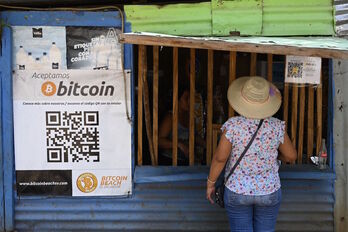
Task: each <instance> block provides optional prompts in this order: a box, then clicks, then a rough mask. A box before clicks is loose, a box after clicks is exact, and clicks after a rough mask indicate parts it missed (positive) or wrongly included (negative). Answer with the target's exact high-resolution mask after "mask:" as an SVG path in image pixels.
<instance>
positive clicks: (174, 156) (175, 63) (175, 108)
mask: <svg viewBox="0 0 348 232" xmlns="http://www.w3.org/2000/svg"><path fill="white" fill-rule="evenodd" d="M178 78H179V77H178V48H177V47H173V128H172V132H173V135H172V139H173V140H172V144H173V149H172V163H173V166H177V165H178V109H179V108H178V103H179V102H178Z"/></svg>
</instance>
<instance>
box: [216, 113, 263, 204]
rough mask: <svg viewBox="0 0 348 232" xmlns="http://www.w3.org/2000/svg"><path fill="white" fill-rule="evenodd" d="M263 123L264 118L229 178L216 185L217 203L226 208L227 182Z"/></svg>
mask: <svg viewBox="0 0 348 232" xmlns="http://www.w3.org/2000/svg"><path fill="white" fill-rule="evenodd" d="M262 123H263V119H261V120H260V123H259V125H258V127H257V129H256V131H255V133H254V135H253V137H252V138H251V140H250V141H249V143H248V145H247V146H246V147H245V148H244V151H243V152H242V154H241V155H240V157H239V158H238V160H237V162H236V163H235V164H234V166H233V167H232V169H231V171H230V173H229V174H228V176H227V178H226V179H225V181H222V182H220V183H219V184H217V185H216V186H215V203H216V204H218V205H219V206H220V207H221V208H225V203H224V193H225V184H226V181H227V180H228V179H229V178H230V176H231V175H232V174H233V172H234V170H235V169H236V168H237V166H238V165H239V163H240V161H241V160H242V159H243V157H244V155H245V153H246V152H247V151H248V149H249V147H250V146H251V144H252V143H253V141H254V139H255V137H256V134H257V132H258V131H259V129H260V127H261V125H262Z"/></svg>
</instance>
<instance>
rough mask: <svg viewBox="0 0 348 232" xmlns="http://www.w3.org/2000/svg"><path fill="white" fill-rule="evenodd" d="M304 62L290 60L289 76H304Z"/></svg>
mask: <svg viewBox="0 0 348 232" xmlns="http://www.w3.org/2000/svg"><path fill="white" fill-rule="evenodd" d="M302 73H303V63H302V62H288V75H287V76H288V77H292V78H302Z"/></svg>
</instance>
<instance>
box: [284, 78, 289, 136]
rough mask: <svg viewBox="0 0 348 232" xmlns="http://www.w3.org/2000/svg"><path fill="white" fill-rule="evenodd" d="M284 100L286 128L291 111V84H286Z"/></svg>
mask: <svg viewBox="0 0 348 232" xmlns="http://www.w3.org/2000/svg"><path fill="white" fill-rule="evenodd" d="M283 98H284V101H283V120H284V121H285V130H287V128H288V113H289V84H287V83H285V84H284V97H283Z"/></svg>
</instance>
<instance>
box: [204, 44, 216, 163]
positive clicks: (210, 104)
mask: <svg viewBox="0 0 348 232" xmlns="http://www.w3.org/2000/svg"><path fill="white" fill-rule="evenodd" d="M213 62H214V51H213V50H208V85H207V88H208V95H207V157H206V158H207V165H210V164H211V158H212V142H213V140H212V139H213V138H212V136H213V133H212V132H213Z"/></svg>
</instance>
